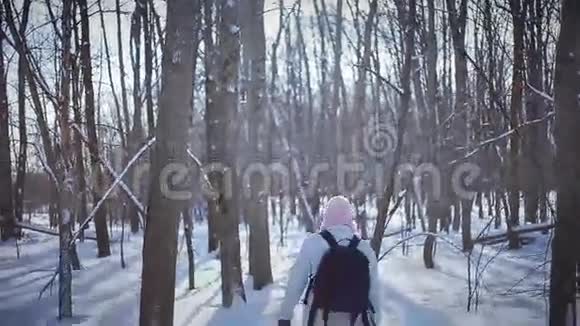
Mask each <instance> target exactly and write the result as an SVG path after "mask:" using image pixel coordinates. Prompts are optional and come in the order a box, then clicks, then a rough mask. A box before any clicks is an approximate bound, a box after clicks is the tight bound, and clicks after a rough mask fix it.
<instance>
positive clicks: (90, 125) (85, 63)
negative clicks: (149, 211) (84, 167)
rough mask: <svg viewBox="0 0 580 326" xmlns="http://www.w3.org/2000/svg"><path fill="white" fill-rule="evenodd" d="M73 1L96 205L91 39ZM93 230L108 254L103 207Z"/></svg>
mask: <svg viewBox="0 0 580 326" xmlns="http://www.w3.org/2000/svg"><path fill="white" fill-rule="evenodd" d="M77 1H78V4H79V7H80V17H81V35H82V36H81V70H82V74H83V86H84V90H85V118H86V120H87V133H88V140H89V152H90V154H91V170H92V173H93V190H92V195H93V204H94V205H95V206H96V205H97V203H98V202H99V201H100V200H101V197H102V193H103V191H104V189H103V188H104V186H105V184H104V178H103V172H102V170H101V165H100V163H99V157H100V156H99V141H98V138H97V127H96V124H95V94H94V90H93V69H92V63H91V42H90V30H89V15H88V8H87V0H77ZM95 231H96V233H97V248H98V257H107V256H110V255H111V248H110V246H109V232H108V230H107V215H106V210H105V209H104V208H101V209H99V210H97V212H96V214H95Z"/></svg>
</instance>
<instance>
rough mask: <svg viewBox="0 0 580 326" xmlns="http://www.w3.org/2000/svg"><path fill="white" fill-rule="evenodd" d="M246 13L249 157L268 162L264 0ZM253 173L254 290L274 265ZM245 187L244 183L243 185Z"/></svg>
mask: <svg viewBox="0 0 580 326" xmlns="http://www.w3.org/2000/svg"><path fill="white" fill-rule="evenodd" d="M244 7H245V9H246V10H245V12H244V14H243V15H242V17H244V18H245V19H247V20H246V21H245V22H243V25H242V26H243V29H242V38H243V43H244V44H243V45H244V52H245V55H244V56H245V58H246V60H244V61H245V63H246V64H247V65H248V66H249V80H248V84H249V85H248V87H247V89H248V95H247V99H248V100H247V103H248V105H247V108H248V111H249V112H250V116H249V132H250V144H249V145H250V153H251V154H250V156H249V157H250V158H251V159H254V160H257V161H250V162H249V163H250V164H252V163H258V162H261V163H265V162H266V161H267V160H268V158H267V157H265V156H266V155H265V154H266V153H265V151H264V150H263V149H265V148H267V146H265V142H266V141H268V137H270V136H269V135H260V134H259V131H260V130H262V129H263V127H265V126H266V123H267V120H266V114H265V113H266V110H265V109H266V107H265V105H264V100H266V97H265V96H264V94H265V93H266V36H265V33H264V16H263V11H264V0H248V1H245V3H244ZM264 177H266V176H260V175H258V174H256V173H254V174H253V175H252V176H251V177H250V198H249V206H250V207H249V208H250V210H249V216H246V218H247V219H248V221H249V222H250V248H251V256H252V257H250V258H251V259H250V261H249V263H250V270H251V271H252V276H253V277H254V289H255V290H261V289H262V288H263V287H265V286H266V285H268V284H270V283H272V281H273V278H272V268H271V265H270V234H269V223H268V206H267V203H268V193H269V190H270V189H264V184H263V183H262V182H261V181H262V180H260V179H262V178H264ZM244 186H245V185H244Z"/></svg>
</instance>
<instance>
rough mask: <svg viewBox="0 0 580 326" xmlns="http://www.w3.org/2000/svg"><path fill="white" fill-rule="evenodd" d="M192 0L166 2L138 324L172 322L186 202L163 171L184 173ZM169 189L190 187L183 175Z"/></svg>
mask: <svg viewBox="0 0 580 326" xmlns="http://www.w3.org/2000/svg"><path fill="white" fill-rule="evenodd" d="M194 7H195V6H191V0H170V1H168V2H167V39H166V41H165V45H164V48H163V59H162V80H161V82H162V92H161V97H160V102H159V103H160V110H159V115H158V120H157V128H156V131H155V135H156V137H157V140H156V143H155V147H154V149H153V155H152V168H151V182H150V192H149V207H148V211H147V223H146V228H145V240H144V244H143V272H142V281H141V307H140V320H139V323H140V325H141V326H154V325H167V326H171V325H173V304H174V299H175V263H176V257H177V227H178V224H179V223H178V221H179V215H180V213H181V212H182V211H183V208H184V206H185V205H186V203H187V200H189V199H190V198H184V197H183V196H181V195H178V193H176V192H173V191H171V192H168V189H166V187H165V186H167V184H166V183H167V182H169V179H167V178H168V174H167V173H168V172H173V173H178V174H179V173H184V172H185V171H187V165H186V162H187V161H186V150H187V148H186V142H184V141H183V139H187V137H189V134H190V128H191V123H190V121H191V119H192V117H191V115H192V111H191V109H190V108H191V107H190V105H191V97H192V94H193V87H192V83H193V78H192V77H193V76H192V74H191V70H192V67H193V55H192V51H193V38H192V37H191V33H189V32H187V33H185V32H182V31H193V25H194V20H195V19H194V18H195V13H194V10H193V8H194ZM179 181H180V182H178V184H176V185H175V187H173V188H172V190H173V189H179V190H187V191H189V190H190V189H191V187H190V185H189V182H188V181H187V178H182V179H181V180H179Z"/></svg>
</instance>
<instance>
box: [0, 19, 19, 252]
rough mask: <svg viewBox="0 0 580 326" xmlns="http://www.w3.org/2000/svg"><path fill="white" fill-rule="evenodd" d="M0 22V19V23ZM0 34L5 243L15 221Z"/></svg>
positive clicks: (0, 215)
mask: <svg viewBox="0 0 580 326" xmlns="http://www.w3.org/2000/svg"><path fill="white" fill-rule="evenodd" d="M2 16H3V15H2ZM2 20H3V19H2V18H0V23H2ZM3 25H4V24H2V26H3ZM0 34H1V35H0V185H2V187H3V188H4V191H5V192H4V194H3V195H2V196H0V238H1V239H2V240H3V241H5V240H8V239H9V238H11V237H13V236H14V235H15V224H16V219H15V217H14V207H13V197H12V163H11V157H10V154H11V153H10V133H9V117H8V116H9V107H8V94H7V93H6V74H5V73H4V71H5V69H4V47H3V43H4V31H2V33H0Z"/></svg>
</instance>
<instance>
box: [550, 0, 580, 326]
mask: <svg viewBox="0 0 580 326" xmlns="http://www.w3.org/2000/svg"><path fill="white" fill-rule="evenodd" d="M561 17H562V25H561V30H560V36H559V38H558V44H557V50H556V75H555V82H554V92H555V97H554V99H555V109H556V128H555V140H556V146H557V154H556V166H557V168H556V182H557V183H556V189H557V192H558V197H557V202H556V229H555V233H554V239H553V241H552V272H551V277H550V320H549V322H550V326H563V325H566V326H568V325H573V323H572V316H573V314H575V313H574V309H576V303H575V300H576V298H575V295H576V293H575V292H576V289H575V288H576V284H575V277H576V275H575V273H576V267H577V263H578V262H579V261H580V253H579V251H578V250H577V248H580V241H578V234H580V219H579V218H578V212H579V211H580V148H579V147H578V138H579V137H580V133H579V129H578V123H580V101H578V94H580V75H579V74H578V71H580V34H579V33H578V30H580V3H579V2H578V1H574V0H564V1H563V2H562V11H561Z"/></svg>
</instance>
